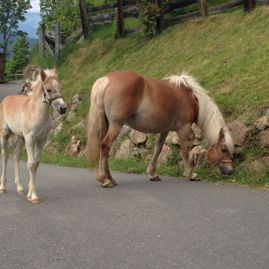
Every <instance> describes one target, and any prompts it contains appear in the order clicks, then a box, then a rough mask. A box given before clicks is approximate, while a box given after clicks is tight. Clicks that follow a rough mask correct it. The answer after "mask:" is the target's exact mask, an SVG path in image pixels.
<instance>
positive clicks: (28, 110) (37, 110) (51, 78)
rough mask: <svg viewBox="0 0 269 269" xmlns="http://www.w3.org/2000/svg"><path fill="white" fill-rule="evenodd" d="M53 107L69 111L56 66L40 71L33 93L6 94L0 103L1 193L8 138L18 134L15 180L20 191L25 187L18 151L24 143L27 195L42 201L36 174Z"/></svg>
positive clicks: (4, 174) (3, 184) (50, 124)
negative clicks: (37, 190) (21, 178)
mask: <svg viewBox="0 0 269 269" xmlns="http://www.w3.org/2000/svg"><path fill="white" fill-rule="evenodd" d="M51 107H52V108H53V109H54V110H57V111H58V112H59V113H60V114H63V113H65V112H66V109H67V105H66V103H65V102H64V99H63V97H62V95H61V84H60V82H59V80H58V77H57V73H56V70H55V69H46V70H42V71H41V72H40V75H39V76H38V78H37V80H36V81H35V82H34V84H33V85H32V94H31V95H28V96H27V95H16V96H7V97H6V98H4V100H3V101H2V102H1V104H0V140H1V146H2V161H3V170H2V176H1V184H0V193H5V192H6V182H7V179H6V165H7V160H8V148H7V146H8V139H9V137H10V136H11V134H15V135H16V147H15V151H14V159H15V160H14V161H15V184H16V187H17V193H18V194H23V193H24V190H23V187H22V184H21V181H20V175H19V155H20V152H21V149H22V147H23V145H24V143H25V146H26V151H27V157H28V160H27V166H28V170H29V174H30V181H29V185H28V187H29V188H28V194H27V199H28V200H29V201H30V202H32V203H33V204H36V203H39V198H38V196H37V194H36V187H35V174H36V171H37V168H38V165H39V159H40V153H41V150H42V148H43V145H44V143H45V142H46V140H47V136H48V133H49V131H50V129H51V127H52V121H51V113H50V111H51Z"/></svg>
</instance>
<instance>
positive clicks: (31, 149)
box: [25, 135, 39, 204]
mask: <svg viewBox="0 0 269 269" xmlns="http://www.w3.org/2000/svg"><path fill="white" fill-rule="evenodd" d="M25 145H26V151H27V157H28V160H27V167H28V171H29V174H30V181H29V184H28V194H27V199H28V201H30V202H32V203H33V204H38V203H39V198H38V196H37V194H36V188H35V175H36V170H37V168H38V166H39V160H38V159H36V156H35V147H36V141H35V140H34V138H33V137H32V136H31V135H29V136H26V137H25Z"/></svg>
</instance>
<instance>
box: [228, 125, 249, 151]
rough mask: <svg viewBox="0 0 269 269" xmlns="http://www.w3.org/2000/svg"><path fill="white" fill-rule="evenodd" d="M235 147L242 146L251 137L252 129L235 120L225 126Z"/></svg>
mask: <svg viewBox="0 0 269 269" xmlns="http://www.w3.org/2000/svg"><path fill="white" fill-rule="evenodd" d="M227 126H228V128H229V130H230V132H231V135H232V137H233V141H234V145H235V146H236V147H242V146H244V145H245V144H246V143H247V142H248V141H249V139H250V138H251V136H252V133H253V129H252V128H250V127H247V126H246V125H245V124H244V123H242V122H240V121H238V120H235V121H232V122H230V123H228V124H227Z"/></svg>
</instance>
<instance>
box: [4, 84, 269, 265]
mask: <svg viewBox="0 0 269 269" xmlns="http://www.w3.org/2000/svg"><path fill="white" fill-rule="evenodd" d="M0 87H2V86H0ZM0 91H1V89H0ZM21 166H22V177H23V185H24V186H25V187H26V185H27V177H28V176H27V170H26V164H25V163H24V162H23V163H22V165H21ZM113 174H114V176H115V178H116V179H117V180H118V183H119V184H120V185H119V186H118V187H117V188H114V189H102V188H101V187H99V185H98V184H97V182H96V181H95V179H94V175H93V174H90V175H89V174H88V171H87V170H86V169H78V168H66V167H58V166H53V165H46V164H42V165H41V166H40V168H39V170H38V174H37V190H38V192H39V194H40V198H41V201H42V203H41V204H40V205H32V204H30V203H28V202H27V201H26V197H25V195H23V196H18V195H17V194H16V192H15V187H14V184H13V178H14V172H13V164H12V162H11V161H10V162H9V165H8V192H7V193H6V194H3V195H0V244H1V246H0V268H1V269H6V268H11V269H16V268H27V269H31V268H36V269H40V268H51V269H58V268H72V269H73V268H74V269H75V268H93V269H95V268H96V269H99V268H100V269H101V268H102V269H103V268H108V269H114V268H115V269H118V268H119V269H121V268H126V269H127V268H131V269H144V268H145V269H148V268H152V269H155V268H161V269H162V268H163V269H170V268H175V269H178V268H183V269H185V268H193V269H200V268H201V269H210V268H212V269H215V268H218V269H219V268H225V269H237V268H242V269H248V268H249V269H254V268H255V269H256V268H263V269H267V268H269V193H268V192H263V191H257V190H253V189H249V188H247V187H237V186H231V185H221V184H220V185H217V184H213V183H208V182H189V181H186V180H182V179H178V178H164V179H163V181H162V182H150V181H148V180H147V179H146V177H145V176H144V175H141V176H138V175H131V174H119V173H113Z"/></svg>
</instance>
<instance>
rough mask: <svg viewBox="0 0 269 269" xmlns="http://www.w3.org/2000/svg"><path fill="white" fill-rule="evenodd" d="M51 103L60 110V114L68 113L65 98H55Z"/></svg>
mask: <svg viewBox="0 0 269 269" xmlns="http://www.w3.org/2000/svg"><path fill="white" fill-rule="evenodd" d="M51 104H52V106H53V108H54V109H55V110H57V111H58V112H59V114H64V113H66V110H67V104H66V103H65V101H64V99H63V98H58V99H56V100H54V101H53V102H52V103H51Z"/></svg>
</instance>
